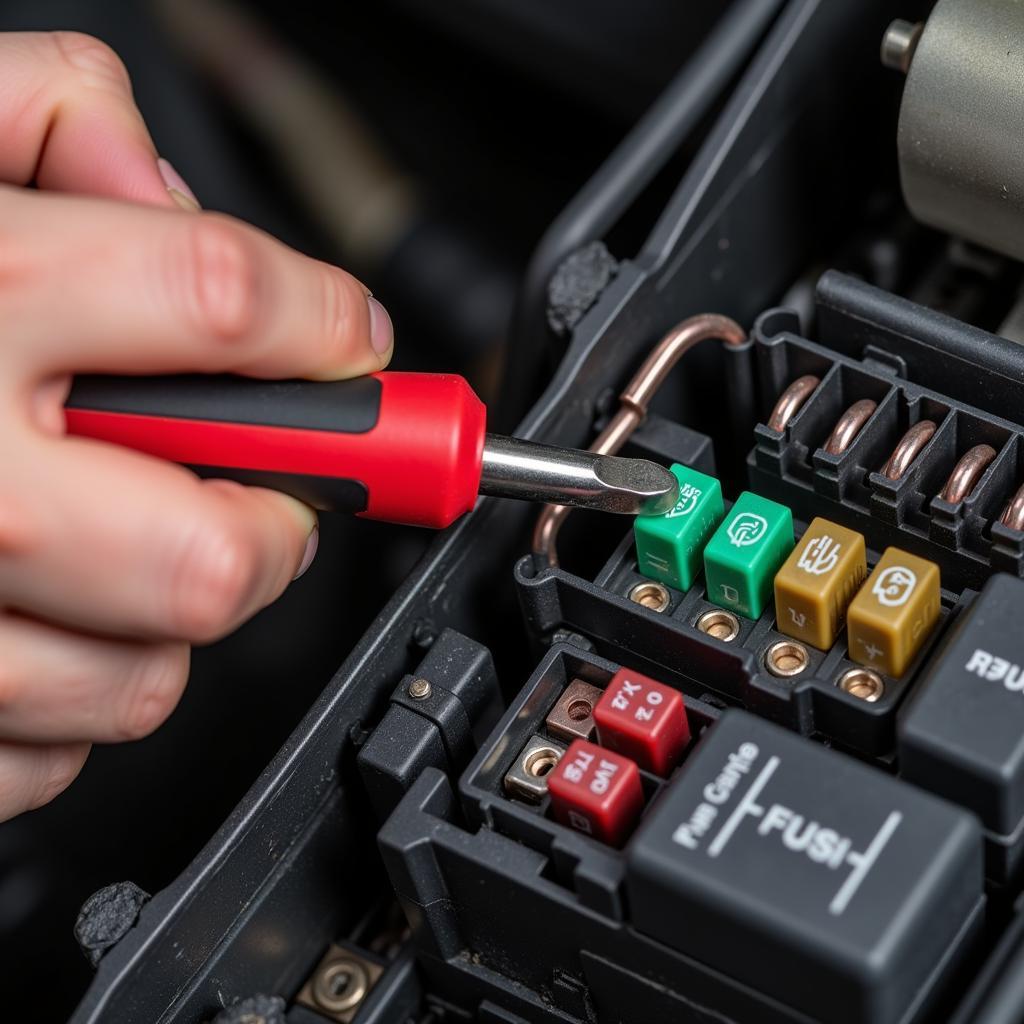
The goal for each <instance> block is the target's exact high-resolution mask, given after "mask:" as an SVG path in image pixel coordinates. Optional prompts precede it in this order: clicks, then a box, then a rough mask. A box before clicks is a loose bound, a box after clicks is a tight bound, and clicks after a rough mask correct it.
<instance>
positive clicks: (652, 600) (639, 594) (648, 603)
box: [629, 583, 672, 612]
mask: <svg viewBox="0 0 1024 1024" xmlns="http://www.w3.org/2000/svg"><path fill="white" fill-rule="evenodd" d="M629 599H630V601H633V602H634V603H635V604H639V605H643V606H644V608H650V609H651V611H653V612H663V611H664V610H665V609H666V608H667V607H668V604H669V601H671V600H672V595H671V594H669V592H668V587H663V586H662V585H661V584H660V583H638V584H637V585H636V586H635V587H633V588H631V590H630V591H629Z"/></svg>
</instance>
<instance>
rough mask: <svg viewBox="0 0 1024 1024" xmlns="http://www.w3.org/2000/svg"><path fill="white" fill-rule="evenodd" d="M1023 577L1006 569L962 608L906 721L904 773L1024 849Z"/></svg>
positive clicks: (1016, 854) (902, 741)
mask: <svg viewBox="0 0 1024 1024" xmlns="http://www.w3.org/2000/svg"><path fill="white" fill-rule="evenodd" d="M1022 608H1024V580H1020V579H1017V578H1016V577H1013V576H1009V575H1006V574H1005V573H1000V574H999V575H996V576H993V577H992V579H990V580H989V581H988V583H987V584H986V585H985V587H984V589H983V590H982V591H981V593H980V594H979V595H978V596H977V598H975V600H974V603H973V604H972V605H971V606H970V608H968V609H967V610H966V611H965V612H964V613H963V615H962V616H961V620H960V622H959V623H958V624H957V626H956V627H954V629H953V631H952V634H951V636H950V637H949V639H948V641H947V643H946V645H945V647H944V648H943V650H942V651H941V652H940V655H939V657H937V658H936V659H935V661H934V662H933V664H932V666H931V668H930V669H929V671H928V672H927V673H926V675H925V677H924V678H923V679H922V681H921V683H920V686H919V688H918V690H917V692H916V694H915V695H914V697H913V699H912V701H911V703H910V706H909V707H908V708H907V709H906V712H905V714H904V716H903V717H902V719H901V721H900V724H899V727H898V735H899V760H900V772H901V774H902V776H903V777H904V778H905V779H908V780H910V781H911V782H914V783H916V784H917V785H919V786H922V787H924V788H925V789H929V790H931V791H932V792H934V793H938V794H940V795H942V796H944V797H946V798H947V799H950V800H955V801H956V802H957V803H959V804H961V805H962V806H964V807H969V808H970V809H971V810H973V811H974V812H975V813H976V814H977V815H978V816H979V818H981V820H982V822H983V823H984V824H985V825H986V827H987V828H989V829H991V831H992V832H993V833H994V834H995V835H996V836H998V837H1001V841H1002V842H1003V843H1004V844H1005V845H1007V846H1010V847H1011V848H1012V849H1011V852H1012V854H1013V859H1014V860H1016V859H1017V857H1019V839H1020V836H1019V833H1020V830H1021V829H1022V828H1024V633H1022V630H1021V612H1022Z"/></svg>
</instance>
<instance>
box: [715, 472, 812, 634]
mask: <svg viewBox="0 0 1024 1024" xmlns="http://www.w3.org/2000/svg"><path fill="white" fill-rule="evenodd" d="M792 550H793V513H792V512H790V510H789V509H788V508H786V506H785V505H780V504H778V503H777V502H774V501H769V500H768V499H767V498H761V497H758V495H756V494H751V493H750V492H749V491H744V492H743V493H742V494H741V495H740V496H739V498H737V499H736V503H735V504H734V505H733V507H732V508H731V509H730V510H729V514H728V515H727V516H726V517H725V520H724V521H723V522H722V525H721V526H720V527H719V528H718V529H717V530H716V531H715V535H714V537H712V538H711V541H710V542H709V543H708V546H707V547H706V548H705V549H704V573H705V583H706V585H707V595H708V600H709V601H713V602H714V603H715V604H720V605H722V607H724V608H731V609H732V610H733V611H734V612H739V613H740V615H746V616H747V617H748V618H751V619H756V618H757V617H758V616H759V615H760V614H761V612H762V611H764V606H765V605H766V604H767V603H768V599H769V598H770V597H771V594H772V584H773V582H774V579H775V574H776V573H777V572H778V571H779V567H780V566H781V565H782V563H783V562H784V561H785V560H786V558H787V557H788V555H789V553H790V551H792Z"/></svg>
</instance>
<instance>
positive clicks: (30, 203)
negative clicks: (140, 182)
mask: <svg viewBox="0 0 1024 1024" xmlns="http://www.w3.org/2000/svg"><path fill="white" fill-rule="evenodd" d="M55 295H59V296H60V301H59V302H55V301H54V297H55ZM0 323H2V324H3V331H4V337H5V345H6V347H7V349H8V356H9V358H11V359H17V360H21V361H22V362H23V365H24V366H26V367H29V368H31V371H32V373H33V374H34V375H36V376H39V375H45V376H52V375H56V374H60V373H65V372H70V371H78V372H110V373H160V372H175V371H200V372H223V371H233V372H237V373H244V374H248V375H251V376H258V377H309V378H314V379H318V378H326V379H337V378H339V377H350V376H358V375H361V374H365V373H369V372H373V371H376V370H379V369H381V368H382V367H383V366H385V365H386V364H387V362H388V360H389V359H390V357H391V348H392V331H391V323H390V320H389V319H388V316H387V313H386V312H384V309H383V307H382V306H380V304H379V303H377V302H376V301H375V300H373V299H372V298H368V295H367V292H366V290H365V288H364V287H363V286H362V285H361V284H360V283H359V282H358V281H356V279H355V278H353V277H352V276H351V275H349V274H347V273H345V272H344V271H342V270H339V269H337V268H335V267H331V266H329V265H327V264H325V263H321V262H319V261H317V260H312V259H309V258H307V257H305V256H302V255H300V254H299V253H297V252H295V251H293V250H291V249H289V248H287V247H286V246H284V245H282V244H281V243H279V242H277V241H275V240H274V239H272V238H270V237H269V236H267V235H265V234H263V233H262V232H260V231H257V230H256V229H254V228H251V227H248V226H247V225H244V224H241V223H239V222H237V221H234V220H231V219H229V218H227V217H221V216H218V215H213V214H196V215H185V214H183V213H173V214H172V213H169V212H165V211H161V210H154V209H151V208H147V207H142V206H134V205H129V204H123V203H111V202H109V201H105V200H92V199H71V198H69V197H63V196H54V195H47V194H43V193H28V192H24V191H19V190H11V189H0Z"/></svg>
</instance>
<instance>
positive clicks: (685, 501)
mask: <svg viewBox="0 0 1024 1024" xmlns="http://www.w3.org/2000/svg"><path fill="white" fill-rule="evenodd" d="M703 493H704V492H703V491H702V490H701V489H700V488H699V487H694V486H693V484H683V485H682V486H681V487H680V488H679V500H678V501H677V502H676V503H675V505H674V506H673V507H672V508H671V509H670V510H669V511H668V512H666V513H665V518H666V519H678V518H679V517H680V516H688V515H689V514H690V513H691V512H692V511H693V510H694V509H695V508H696V507H697V499H698V498H699V497H700V496H701V495H702V494H703Z"/></svg>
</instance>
